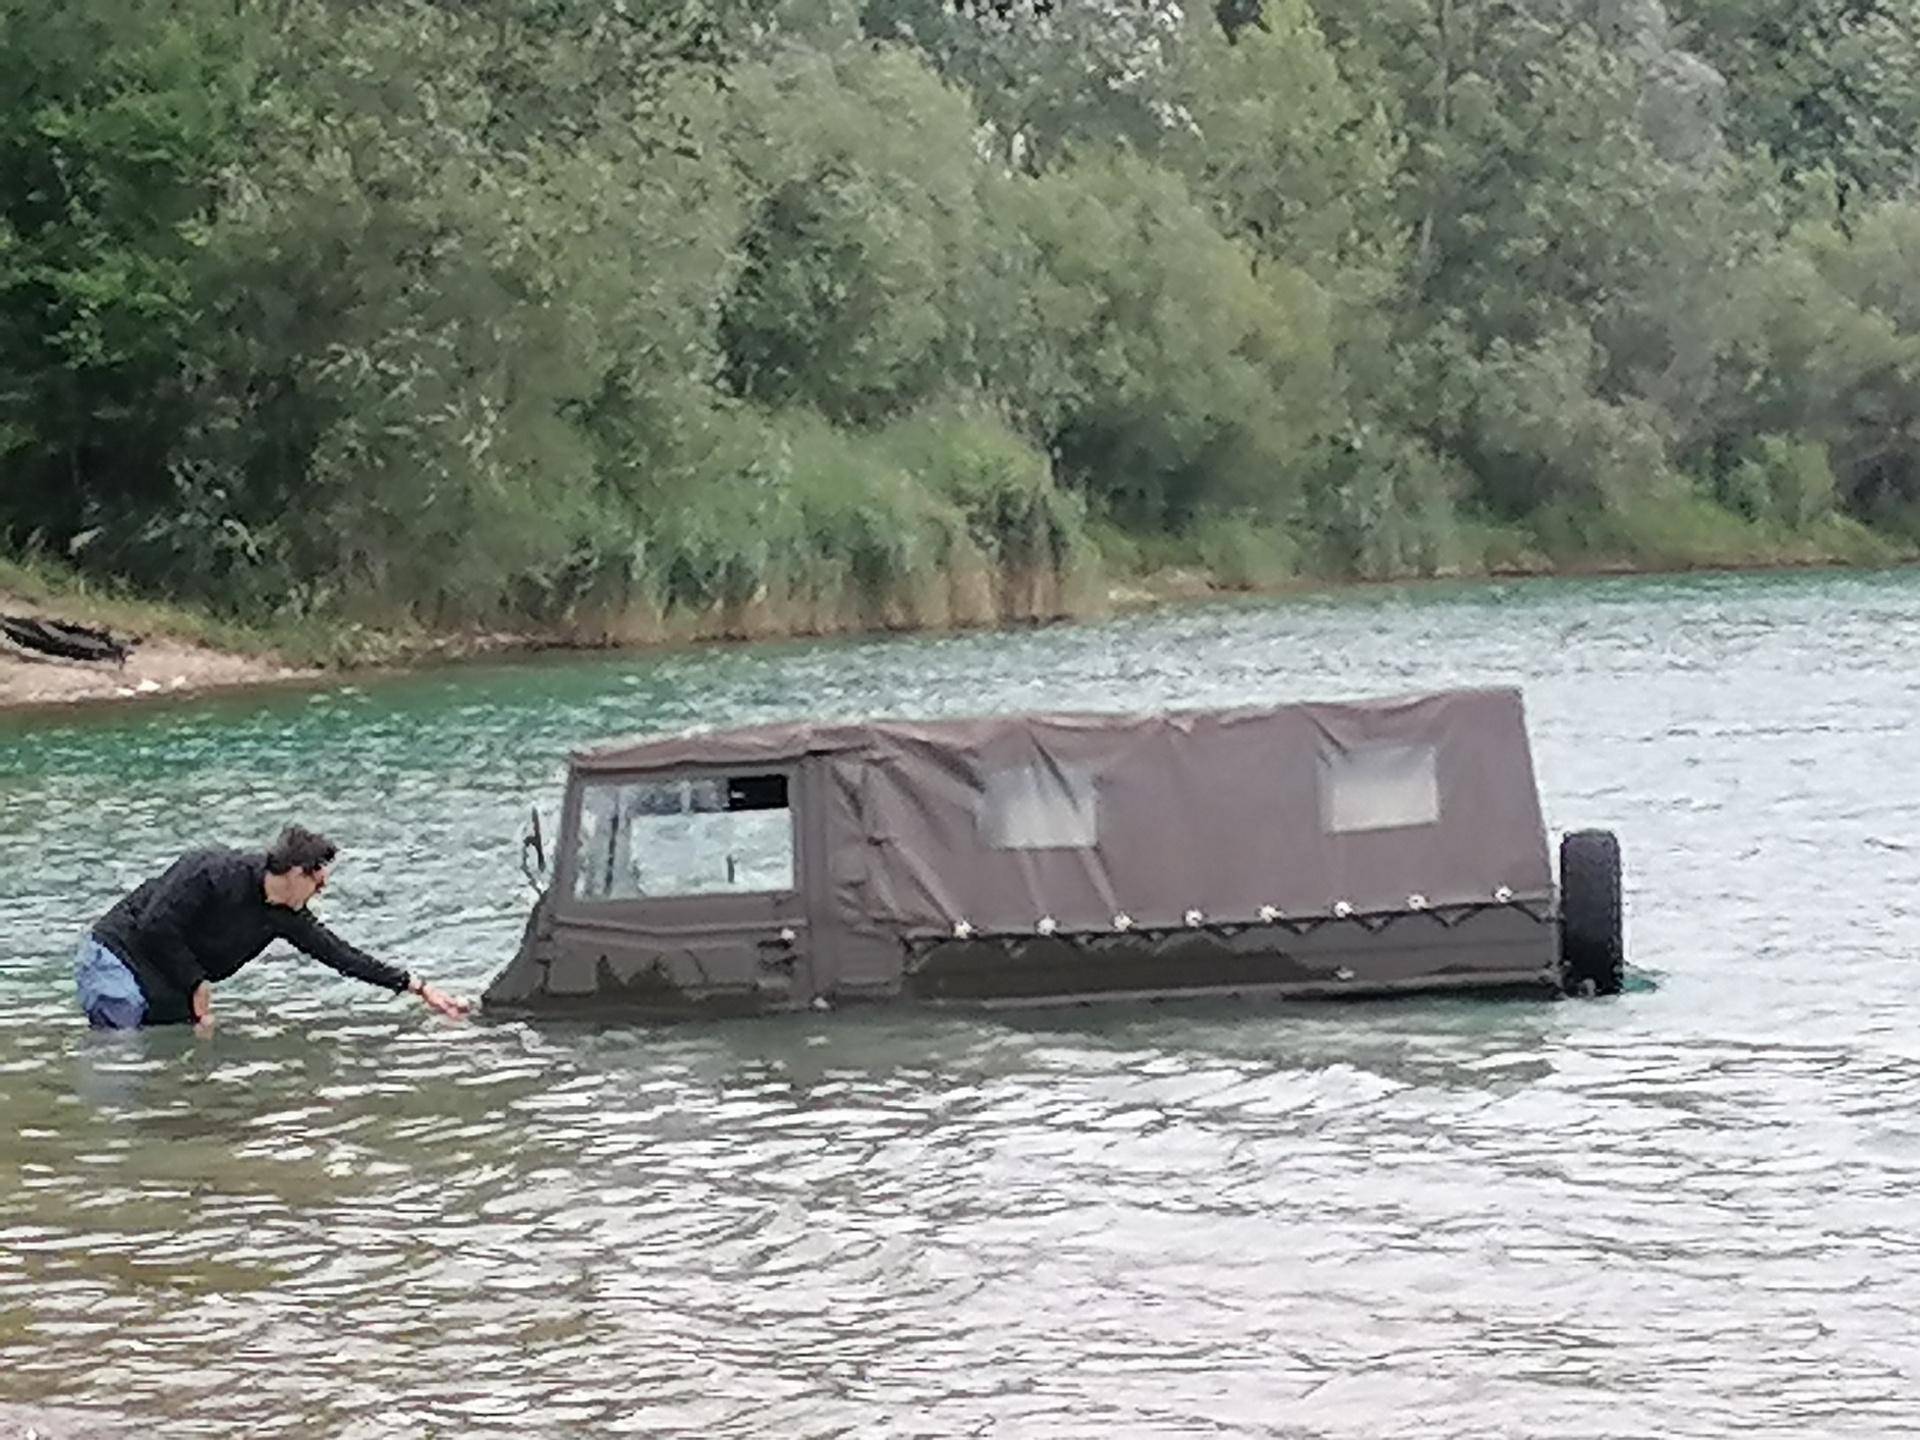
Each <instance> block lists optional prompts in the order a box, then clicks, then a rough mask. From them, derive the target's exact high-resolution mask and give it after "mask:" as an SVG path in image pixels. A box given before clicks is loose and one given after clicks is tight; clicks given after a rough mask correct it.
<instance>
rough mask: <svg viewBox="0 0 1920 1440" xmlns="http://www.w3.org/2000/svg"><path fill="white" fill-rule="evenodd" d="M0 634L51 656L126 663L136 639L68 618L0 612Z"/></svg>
mask: <svg viewBox="0 0 1920 1440" xmlns="http://www.w3.org/2000/svg"><path fill="white" fill-rule="evenodd" d="M0 635H5V636H6V637H7V639H9V640H11V641H12V642H13V643H14V644H15V645H18V646H19V647H20V648H21V649H22V650H30V651H33V652H35V653H36V654H40V655H52V656H56V657H57V658H59V659H61V660H89V661H95V662H98V663H102V664H104V663H106V662H109V661H111V662H112V663H113V664H116V665H124V664H126V663H127V656H128V654H129V653H130V652H131V651H132V649H133V642H132V641H130V640H122V639H120V638H119V637H118V636H116V635H113V634H110V633H109V632H107V631H105V630H97V629H95V628H94V627H93V626H91V625H76V624H74V623H72V622H71V621H67V620H47V619H44V618H42V617H40V616H37V615H0Z"/></svg>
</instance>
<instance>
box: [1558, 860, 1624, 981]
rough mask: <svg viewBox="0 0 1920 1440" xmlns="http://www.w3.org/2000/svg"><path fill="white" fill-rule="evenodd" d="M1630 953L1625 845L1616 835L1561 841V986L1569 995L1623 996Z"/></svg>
mask: <svg viewBox="0 0 1920 1440" xmlns="http://www.w3.org/2000/svg"><path fill="white" fill-rule="evenodd" d="M1626 969H1627V947H1626V935H1625V929H1624V921H1623V918H1622V913H1621V903H1620V841H1619V839H1618V838H1617V837H1616V836H1615V835H1614V833H1613V832H1612V831H1611V830H1574V831H1572V832H1570V833H1569V834H1567V835H1565V836H1563V837H1561V840H1560V985H1561V988H1562V989H1564V990H1565V991H1566V992H1567V993H1568V994H1569V995H1618V994H1619V993H1620V989H1621V986H1622V985H1623V984H1625V982H1626Z"/></svg>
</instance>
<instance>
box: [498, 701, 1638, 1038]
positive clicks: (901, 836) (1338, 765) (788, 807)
mask: <svg viewBox="0 0 1920 1440" xmlns="http://www.w3.org/2000/svg"><path fill="white" fill-rule="evenodd" d="M529 845H530V847H531V848H532V850H533V852H534V854H535V855H536V857H537V860H536V864H535V866H534V867H533V869H532V873H534V874H535V877H536V882H537V883H538V884H539V885H541V886H542V887H543V888H542V893H541V895H540V898H539V900H538V901H537V903H536V904H535V906H534V910H533V914H532V916H531V917H530V919H529V921H528V923H527V927H526V932H525V936H524V938H523V940H522V943H521V947H520V951H519V953H518V955H516V956H515V957H514V959H513V960H512V962H511V963H510V964H508V965H507V966H506V968H505V969H504V970H503V971H502V972H501V973H500V974H499V975H498V976H497V977H496V978H495V979H494V980H493V982H492V984H491V985H490V986H489V988H488V989H487V991H486V995H485V1004H486V1007H487V1008H488V1009H489V1010H492V1011H497V1012H547V1013H570V1014H576V1015H588V1016H603V1015H604V1016H608V1017H614V1016H627V1017H631V1016H638V1017H649V1018H666V1017H685V1016H698V1015H722V1014H741V1013H756V1012H769V1011H786V1010H796V1009H801V1008H805V1007H810V1006H811V1007H816V1008H824V1007H827V1006H832V1005H842V1004H850V1003H857V1002H907V1003H922V1004H941V1005H983V1006H994V1005H1040V1004H1047V1005H1051V1004H1059V1003H1073V1002H1085V1001H1093V1000H1122V999H1126V1000H1135V999H1168V998H1176V997H1187V996H1210V995H1232V996H1240V997H1244V998H1245V999H1246V1000H1249V1001H1258V1000H1269V999H1291V998H1296V997H1328V996H1333V997H1345V996H1363V995H1388V994H1402V993H1409V992H1423V991H1465V990H1473V991H1478V990H1502V991H1512V990H1523V991H1537V992H1541V993H1574V994H1611V993H1613V992H1615V991H1617V990H1618V989H1619V988H1620V985H1621V978H1622V967H1623V960H1624V946H1623V937H1622V918H1621V874H1620V851H1619V846H1618V844H1617V843H1616V841H1615V839H1614V837H1613V836H1612V835H1611V834H1609V833H1607V832H1605V831H1592V830H1586V831H1576V832H1574V833H1571V834H1568V835H1566V836H1565V837H1564V839H1563V840H1562V841H1561V843H1560V847H1559V869H1558V875H1557V877H1556V874H1555V867H1554V865H1553V861H1552V857H1551V855H1550V853H1549V846H1548V839H1547V832H1546V828H1545V825H1544V823H1543V821H1542V817H1541V811H1540V799H1539V793H1538V790H1537V788H1536V786H1535V782H1534V772H1533V762H1532V757H1531V754H1530V751H1529V747H1528V741H1527V732H1526V721H1525V715H1524V711H1523V706H1522V701H1521V697H1520V695H1519V693H1518V692H1516V691H1513V690H1471V691H1453V692H1446V693H1439V694H1427V695H1418V696H1411V697H1405V698H1398V699H1387V700H1370V701H1362V702H1358V703H1345V704H1298V705H1285V706H1280V707H1277V708H1266V709H1229V710H1209V711H1196V712H1190V713H1170V714H1158V715H1103V714H1051V715H1049V714H1027V715H1005V716H994V717H987V718H980V719H967V720H937V721H924V722H922V721H903V720H875V721H870V722H865V723H849V724H840V723H836V724H809V723H797V724H775V725H762V726H755V727H751V728H746V729H736V730H729V731H720V732H712V733H699V734H686V735H677V736H670V737H665V738H658V739H650V740H643V741H639V742H636V743H626V744H611V745H604V746H600V747H597V748H593V749H588V750H584V751H581V752H580V753H578V754H576V755H574V756H573V758H572V762H571V766H570V774H569V777H568V782H567V788H566V795H565V802H564V808H563V811H562V816H561V820H560V825H559V832H558V837H557V845H556V846H555V851H554V856H553V863H552V865H551V867H549V866H548V865H547V863H546V855H545V853H544V852H545V846H544V842H543V841H542V840H541V839H540V838H539V836H538V826H537V821H536V830H535V834H534V835H533V836H531V837H530V838H529Z"/></svg>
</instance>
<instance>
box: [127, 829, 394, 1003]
mask: <svg viewBox="0 0 1920 1440" xmlns="http://www.w3.org/2000/svg"><path fill="white" fill-rule="evenodd" d="M266 876H267V857H266V856H265V855H263V854H243V853H241V852H240V851H237V850H228V849H224V848H215V849H207V850H194V851H191V852H189V853H188V854H186V855H183V856H181V857H180V858H179V859H178V860H176V861H174V863H173V864H172V865H170V866H168V867H167V869H166V871H165V872H164V873H162V874H160V875H157V876H155V877H154V878H153V879H151V880H149V881H147V882H146V883H145V884H144V885H142V886H140V888H139V889H137V890H135V891H134V892H133V893H132V894H130V895H128V896H127V897H126V898H125V899H123V900H122V901H120V903H119V904H117V905H115V906H114V907H113V908H112V909H111V910H109V911H108V912H107V913H106V914H105V915H103V916H101V917H100V919H99V921H98V922H97V923H96V924H95V925H94V927H93V936H94V939H96V940H98V941H99V942H100V943H101V944H102V945H104V946H106V947H107V949H109V950H111V951H112V952H113V953H114V954H115V955H118V956H119V957H120V958H121V959H122V960H124V961H125V962H126V965H127V968H128V969H129V970H131V971H133V976H134V979H136V980H138V981H139V982H140V989H141V992H142V993H143V994H144V995H145V996H146V997H147V1023H148V1024H149V1025H177V1024H184V1023H186V1022H187V1021H190V1020H191V1019H192V1018H193V992H194V989H195V987H196V986H198V985H199V984H200V982H201V981H202V980H224V979H226V978H227V977H228V976H229V975H231V974H233V973H234V972H235V971H236V970H238V969H239V968H240V967H241V966H242V965H245V964H246V963H247V962H248V961H249V960H252V959H253V958H254V957H255V956H257V955H258V954H259V953H260V952H261V951H262V950H264V949H266V948H267V946H268V945H270V944H272V943H273V942H274V941H275V940H285V941H287V942H288V943H289V944H291V945H292V946H293V947H294V948H295V949H297V950H301V951H304V952H305V953H307V954H308V955H311V956H312V957H313V958H314V959H316V960H318V961H319V962H320V963H321V964H322V965H327V966H330V967H332V968H333V969H335V970H338V971H339V972H340V973H341V974H342V975H351V976H353V977H354V978H355V979H356V980H364V981H366V982H367V983H368V984H369V985H378V986H380V987H381V988H382V989H385V990H392V991H395V992H398V991H401V990H405V989H406V988H407V985H408V980H409V977H408V975H407V972H406V971H404V970H401V969H398V968H397V967H395V966H392V965H389V964H387V963H386V962H385V961H382V960H376V959H374V958H373V956H371V955H369V954H367V953H366V952H365V951H363V950H356V949H355V948H354V947H353V946H351V945H349V944H348V943H347V942H346V941H344V940H342V939H341V938H340V937H339V936H338V935H335V934H334V933H333V932H332V931H331V930H329V929H327V927H326V926H324V925H322V924H321V923H320V922H319V921H318V920H316V919H314V918H313V916H312V915H310V914H308V913H307V911H306V910H304V909H301V910H292V909H289V908H288V907H287V906H285V905H271V904H268V903H267V896H266V890H265V883H266Z"/></svg>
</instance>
